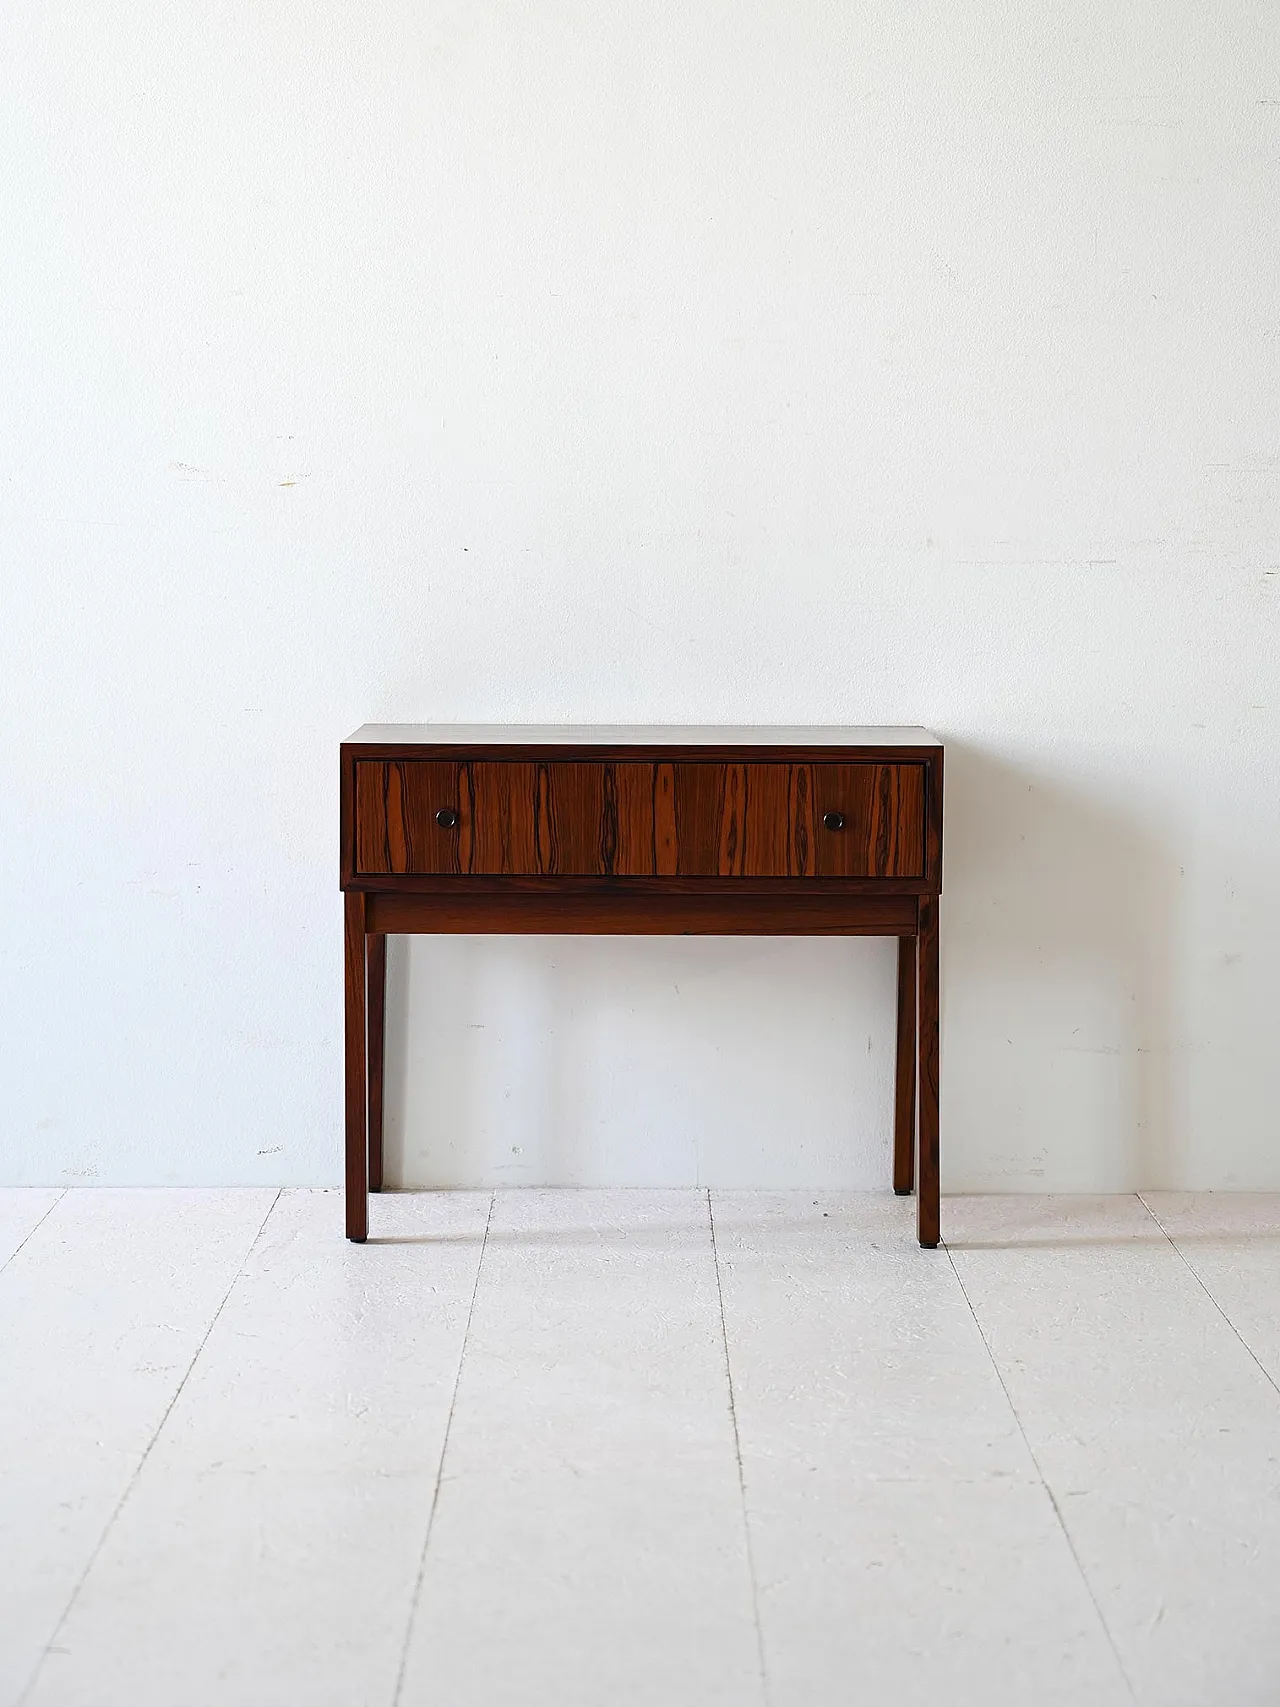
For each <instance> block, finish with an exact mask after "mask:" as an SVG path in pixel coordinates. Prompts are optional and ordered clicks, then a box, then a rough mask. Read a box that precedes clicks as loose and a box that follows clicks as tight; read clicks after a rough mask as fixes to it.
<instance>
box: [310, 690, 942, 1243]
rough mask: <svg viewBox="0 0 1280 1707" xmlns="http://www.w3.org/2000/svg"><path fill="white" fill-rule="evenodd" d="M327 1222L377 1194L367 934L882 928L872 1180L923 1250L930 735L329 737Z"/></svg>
mask: <svg viewBox="0 0 1280 1707" xmlns="http://www.w3.org/2000/svg"><path fill="white" fill-rule="evenodd" d="M341 780H342V889H343V891H344V899H345V923H346V955H345V965H346V1201H347V1237H348V1238H349V1239H355V1240H363V1239H365V1238H366V1237H367V1236H368V1226H369V1208H368V1192H369V1191H370V1190H373V1191H379V1190H381V1187H382V1080H383V1047H384V1030H385V1027H384V1015H385V1005H386V939H387V936H388V934H391V933H394V932H398V931H410V932H447V931H456V932H468V933H470V932H482V931H493V932H522V933H561V932H566V933H567V932H576V933H587V934H590V933H601V934H609V933H611V934H621V935H642V934H666V935H712V936H722V935H737V936H896V937H897V938H898V1038H897V1084H896V1091H895V1099H894V1104H895V1107H894V1141H893V1185H894V1190H895V1191H897V1192H900V1193H905V1192H909V1191H911V1190H912V1187H913V1185H914V1183H915V1176H916V1168H915V1151H916V1145H915V1142H914V1140H915V1137H916V1131H917V1127H918V1135H919V1193H918V1197H917V1211H918V1227H919V1236H920V1243H921V1244H922V1245H926V1246H930V1247H932V1246H936V1245H937V1243H938V901H939V896H940V894H941V890H942V746H941V743H940V742H939V741H937V740H936V739H935V738H934V737H933V736H932V735H930V734H929V733H928V731H927V730H924V729H806V728H797V729H758V728H747V729H678V728H653V729H621V728H619V729H609V728H584V729H574V728H534V727H523V728H521V727H516V728H490V727H466V726H462V725H449V724H440V725H425V724H381V725H380V724H366V725H365V727H364V728H362V729H358V730H357V731H356V733H355V734H354V735H353V736H352V737H351V738H350V740H349V741H345V742H344V743H343V745H342V752H341Z"/></svg>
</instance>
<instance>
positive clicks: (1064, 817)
mask: <svg viewBox="0 0 1280 1707" xmlns="http://www.w3.org/2000/svg"><path fill="white" fill-rule="evenodd" d="M1169 845H1170V843H1169V839H1168V838H1167V837H1165V836H1162V835H1161V833H1160V826H1159V824H1158V823H1156V822H1154V821H1153V819H1152V817H1151V816H1150V815H1148V816H1147V817H1146V819H1145V820H1142V821H1140V820H1139V819H1138V817H1137V816H1136V814H1134V813H1128V812H1126V811H1125V810H1124V808H1123V806H1122V805H1120V804H1116V803H1112V802H1110V801H1108V800H1106V799H1105V797H1104V796H1103V793H1102V791H1101V789H1099V791H1098V792H1097V793H1090V792H1088V791H1087V790H1086V788H1085V787H1084V786H1082V785H1079V784H1074V785H1067V784H1064V783H1063V782H1062V781H1061V780H1060V779H1059V778H1058V777H1056V776H1051V775H1048V774H1046V773H1045V772H1042V771H1036V770H1031V769H1029V768H1026V767H1022V766H1015V765H1012V764H1009V763H1007V762H1005V761H1004V760H1003V759H1000V758H997V757H996V756H995V755H993V754H991V753H989V752H985V751H983V750H981V749H979V748H977V747H972V746H967V745H965V744H963V743H958V742H954V741H950V740H949V741H948V743H947V823H946V856H945V857H946V863H945V875H944V885H945V887H944V896H943V1060H942V1071H943V1158H944V1160H943V1184H944V1187H945V1188H949V1189H951V1190H970V1191H998V1190H1041V1191H1097V1190H1108V1191H1129V1190H1138V1189H1143V1188H1146V1187H1156V1186H1158V1185H1160V1184H1162V1183H1164V1182H1166V1181H1174V1180H1177V1179H1179V1178H1180V1177H1182V1175H1183V1168H1184V1163H1185V1160H1186V1148H1187V1139H1186V1118H1187V1094H1186V1092H1187V1087H1186V1082H1185V1052H1184V1051H1182V1050H1180V1049H1179V1048H1178V1046H1177V1038H1178V1035H1179V1031H1180V1026H1179V1024H1178V1015H1177V1014H1176V1013H1175V1011H1174V991H1175V977H1174V965H1175V960H1176V950H1177V940H1176V939H1177V932H1178V929H1179V884H1180V873H1179V871H1178V868H1177V867H1176V866H1175V865H1174V864H1173V863H1172V862H1171V860H1170V859H1169V857H1168V855H1167V851H1166V850H1167V848H1168V846H1169Z"/></svg>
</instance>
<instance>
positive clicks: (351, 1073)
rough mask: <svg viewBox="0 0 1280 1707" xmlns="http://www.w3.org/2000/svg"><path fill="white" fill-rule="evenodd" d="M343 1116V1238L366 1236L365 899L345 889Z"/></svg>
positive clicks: (367, 1228) (367, 1200)
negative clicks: (344, 1170)
mask: <svg viewBox="0 0 1280 1707" xmlns="http://www.w3.org/2000/svg"><path fill="white" fill-rule="evenodd" d="M343 902H344V906H343V924H344V952H343V968H344V972H345V980H344V982H345V991H346V1000H345V1009H346V1012H345V1022H346V1023H345V1036H346V1068H347V1087H346V1115H347V1146H346V1148H347V1165H346V1188H347V1237H348V1238H349V1239H354V1240H355V1241H356V1242H357V1243H358V1244H363V1242H364V1241H365V1239H367V1238H368V1236H369V1196H368V1191H369V1141H368V1116H369V1108H368V1088H367V1086H366V1083H365V1080H366V1041H367V1040H366V1034H365V1026H366V1023H367V1021H366V1007H367V1003H366V1000H365V987H366V973H365V934H364V924H365V899H364V895H363V894H362V893H361V892H360V891H359V890H352V889H349V890H348V891H347V893H346V895H345V896H344V897H343Z"/></svg>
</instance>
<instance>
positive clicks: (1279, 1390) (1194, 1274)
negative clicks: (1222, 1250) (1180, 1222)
mask: <svg viewBox="0 0 1280 1707" xmlns="http://www.w3.org/2000/svg"><path fill="white" fill-rule="evenodd" d="M1135 1196H1136V1197H1137V1199H1138V1202H1139V1203H1140V1204H1141V1205H1142V1207H1143V1208H1144V1209H1145V1210H1146V1212H1147V1214H1148V1215H1149V1216H1150V1217H1151V1219H1152V1220H1153V1221H1154V1222H1155V1224H1156V1226H1157V1227H1158V1228H1159V1229H1160V1231H1161V1233H1162V1234H1163V1235H1164V1237H1165V1238H1166V1239H1167V1240H1168V1241H1169V1243H1170V1244H1171V1245H1172V1246H1173V1248H1174V1250H1175V1251H1176V1252H1177V1254H1178V1258H1179V1260H1180V1262H1181V1263H1182V1265H1183V1267H1184V1268H1185V1269H1186V1271H1187V1273H1188V1274H1189V1275H1190V1276H1191V1278H1192V1280H1194V1281H1195V1283H1196V1285H1197V1286H1198V1287H1199V1288H1200V1290H1201V1292H1203V1293H1204V1295H1205V1297H1206V1298H1207V1299H1208V1300H1209V1302H1210V1303H1211V1304H1212V1305H1213V1307H1214V1309H1215V1310H1216V1311H1217V1312H1218V1314H1219V1315H1220V1316H1221V1317H1222V1319H1223V1321H1224V1322H1225V1323H1226V1324H1227V1326H1228V1327H1229V1328H1230V1329H1231V1332H1232V1333H1233V1334H1234V1335H1235V1337H1236V1338H1237V1339H1238V1340H1239V1341H1240V1344H1241V1345H1242V1346H1243V1347H1244V1349H1245V1350H1246V1351H1247V1352H1248V1354H1249V1356H1250V1358H1251V1359H1252V1360H1253V1362H1254V1363H1255V1364H1256V1365H1257V1367H1258V1371H1259V1373H1260V1374H1261V1376H1262V1378H1263V1380H1264V1381H1265V1382H1266V1383H1267V1385H1268V1386H1269V1387H1270V1388H1272V1389H1273V1390H1274V1392H1275V1394H1276V1397H1277V1398H1280V1384H1277V1382H1276V1379H1275V1377H1274V1375H1272V1373H1271V1371H1270V1370H1269V1369H1268V1368H1267V1366H1266V1364H1265V1363H1263V1361H1262V1359H1261V1358H1260V1357H1259V1356H1258V1354H1257V1352H1255V1351H1254V1349H1253V1347H1252V1346H1251V1345H1250V1344H1249V1342H1248V1340H1247V1339H1246V1338H1245V1337H1244V1335H1243V1334H1242V1333H1241V1332H1240V1330H1239V1328H1238V1327H1237V1326H1236V1325H1235V1323H1234V1322H1233V1321H1232V1320H1231V1317H1230V1316H1228V1314H1227V1312H1226V1311H1225V1310H1224V1309H1223V1308H1222V1305H1221V1304H1219V1302H1218V1300H1217V1299H1216V1298H1215V1297H1214V1295H1213V1293H1212V1292H1210V1290H1209V1288H1208V1286H1207V1285H1206V1283H1205V1281H1204V1279H1203V1277H1202V1276H1201V1274H1200V1272H1199V1270H1198V1269H1197V1268H1196V1266H1195V1264H1194V1263H1193V1262H1192V1261H1191V1259H1190V1257H1189V1256H1188V1255H1187V1254H1186V1252H1185V1251H1184V1250H1183V1249H1182V1247H1181V1245H1179V1243H1178V1241H1177V1240H1176V1239H1175V1238H1174V1236H1173V1234H1172V1233H1170V1231H1169V1229H1168V1228H1167V1227H1166V1226H1165V1224H1164V1222H1163V1221H1161V1219H1160V1217H1159V1216H1158V1215H1157V1214H1156V1212H1155V1210H1154V1209H1153V1208H1152V1207H1151V1205H1150V1204H1149V1203H1148V1202H1147V1200H1146V1198H1145V1197H1144V1196H1143V1195H1142V1193H1141V1192H1140V1191H1139V1192H1136V1193H1135Z"/></svg>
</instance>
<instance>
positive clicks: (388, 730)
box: [343, 723, 942, 748]
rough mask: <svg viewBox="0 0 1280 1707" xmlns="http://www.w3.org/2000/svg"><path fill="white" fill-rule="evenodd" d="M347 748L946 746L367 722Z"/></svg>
mask: <svg viewBox="0 0 1280 1707" xmlns="http://www.w3.org/2000/svg"><path fill="white" fill-rule="evenodd" d="M343 745H344V746H348V747H416V746H422V747H789V748H795V747H876V748H884V747H941V745H942V743H941V741H939V739H938V737H937V736H936V735H933V734H930V732H929V730H927V729H914V728H903V727H901V726H893V727H889V728H859V727H852V728H843V727H835V726H832V725H830V724H823V725H818V724H796V725H794V726H791V727H779V726H775V725H772V724H755V723H749V724H745V725H739V726H737V727H734V726H726V725H724V724H696V725H684V724H675V723H654V724H607V723H603V724H602V723H590V724H573V723H364V724H362V725H361V726H360V728H359V729H357V730H356V731H355V733H354V734H353V735H348V737H347V739H346V741H345V742H344V743H343Z"/></svg>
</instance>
